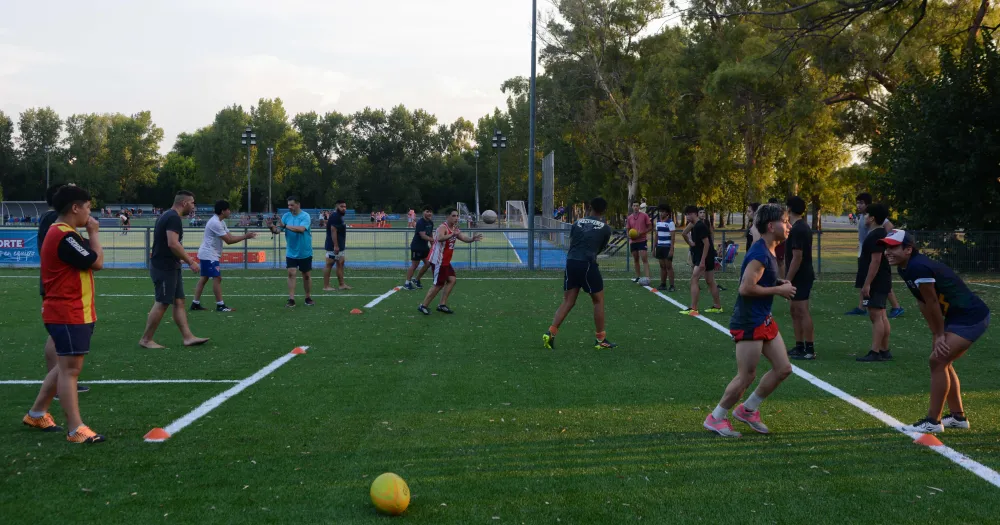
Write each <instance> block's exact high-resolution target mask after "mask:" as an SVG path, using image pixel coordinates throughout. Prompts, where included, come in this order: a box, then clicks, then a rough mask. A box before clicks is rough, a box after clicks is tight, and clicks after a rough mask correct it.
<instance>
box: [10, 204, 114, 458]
mask: <svg viewBox="0 0 1000 525" xmlns="http://www.w3.org/2000/svg"><path fill="white" fill-rule="evenodd" d="M53 205H54V207H55V209H56V211H57V212H58V213H59V216H58V218H57V220H56V222H54V223H53V224H52V226H51V227H50V228H49V231H48V233H47V234H46V236H45V241H44V243H43V244H42V250H41V252H40V256H41V266H42V286H43V287H44V290H46V293H45V298H44V299H43V300H42V322H44V323H45V329H46V330H47V331H48V332H49V335H50V336H51V337H52V340H53V342H54V344H55V350H56V354H57V356H58V364H57V365H56V366H55V367H54V368H53V369H52V370H49V373H48V374H46V376H45V380H44V381H43V382H42V386H41V388H40V389H39V391H38V396H37V397H36V398H35V402H34V404H33V405H32V406H31V409H30V410H28V413H27V415H25V416H24V419H23V420H22V422H23V423H24V424H25V425H27V426H29V427H32V428H37V429H40V430H42V431H44V432H60V431H62V430H63V429H62V428H61V427H59V426H58V425H56V422H55V420H54V419H53V418H52V415H51V414H49V413H48V410H49V406H50V405H51V404H52V399H53V398H54V396H55V395H56V393H57V391H58V394H59V404H60V405H62V408H63V411H64V412H65V413H66V426H67V427H68V428H69V433H68V434H67V435H66V440H67V441H69V442H70V443H88V444H89V443H100V442H102V441H104V436H102V435H100V434H98V433H96V432H94V431H93V430H91V429H90V427H88V426H86V425H84V424H83V420H82V418H81V416H80V403H79V398H78V397H77V388H78V385H77V380H78V379H79V377H80V372H81V371H82V370H83V361H84V358H85V357H86V355H87V354H88V353H90V339H91V336H93V334H94V325H95V324H96V323H97V310H96V308H95V305H94V296H95V293H94V271H95V270H100V269H102V268H104V250H103V249H102V248H101V241H100V238H99V236H98V229H99V227H100V224H99V223H98V221H97V219H94V218H93V217H91V216H90V194H89V193H87V192H86V191H85V190H83V189H82V188H78V187H76V186H65V187H63V188H62V189H60V190H59V191H58V192H56V194H55V196H54V198H53ZM82 227H86V228H87V237H88V238H89V240H88V239H84V238H83V237H81V236H80V234H79V233H77V231H76V229H77V228H82Z"/></svg>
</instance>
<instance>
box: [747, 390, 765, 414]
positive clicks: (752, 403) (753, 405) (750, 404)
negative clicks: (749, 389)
mask: <svg viewBox="0 0 1000 525" xmlns="http://www.w3.org/2000/svg"><path fill="white" fill-rule="evenodd" d="M763 402H764V398H763V397H760V396H758V395H757V391H756V390H755V391H754V392H753V393H752V394H750V397H748V398H747V400H746V401H744V402H743V408H745V409H747V410H749V411H750V412H753V411H755V410H757V409H758V408H760V404H761V403H763Z"/></svg>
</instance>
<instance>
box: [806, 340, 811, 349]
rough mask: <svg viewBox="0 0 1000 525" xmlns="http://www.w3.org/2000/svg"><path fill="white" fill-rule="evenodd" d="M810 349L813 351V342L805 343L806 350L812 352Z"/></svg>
mask: <svg viewBox="0 0 1000 525" xmlns="http://www.w3.org/2000/svg"><path fill="white" fill-rule="evenodd" d="M812 349H813V342H812V341H806V350H812Z"/></svg>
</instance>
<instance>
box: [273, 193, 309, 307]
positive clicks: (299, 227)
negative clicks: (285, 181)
mask: <svg viewBox="0 0 1000 525" xmlns="http://www.w3.org/2000/svg"><path fill="white" fill-rule="evenodd" d="M278 230H281V231H284V232H285V268H287V269H288V302H287V303H285V307H287V308H295V274H296V272H302V287H303V288H304V289H305V291H306V306H313V305H315V304H316V303H314V302H313V300H312V261H313V246H312V218H311V217H309V214H308V213H306V212H304V211H302V205H301V204H300V203H299V198H298V197H296V196H295V195H289V196H288V211H287V212H285V214H284V215H282V216H281V219H279V220H278V224H276V225H273V226H271V233H274V234H277V233H278Z"/></svg>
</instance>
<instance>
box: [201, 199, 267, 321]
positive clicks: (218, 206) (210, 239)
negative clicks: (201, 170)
mask: <svg viewBox="0 0 1000 525" xmlns="http://www.w3.org/2000/svg"><path fill="white" fill-rule="evenodd" d="M231 213H232V211H231V210H230V209H229V202H227V201H216V203H215V215H213V216H212V218H211V219H209V220H208V223H207V224H205V236H204V237H203V238H202V240H201V247H200V248H198V260H199V261H201V279H199V280H198V286H197V287H196V288H195V290H194V300H193V301H191V310H207V308H205V307H203V306H202V305H201V292H202V291H204V290H205V284H206V283H208V280H209V279H210V278H211V279H212V291H213V292H215V311H217V312H232V311H233V309H232V308H230V307H228V306H226V303H225V302H224V301H223V300H222V271H221V270H220V269H219V261H220V260H221V259H222V243H223V242H225V243H226V244H236V243H238V242H243V241H245V240H247V239H255V238H256V237H257V234H256V233H254V232H250V233H248V234H246V235H233V234H231V233H229V228H227V227H226V223H225V220H226V219H228V218H229V215H230V214H231Z"/></svg>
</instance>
